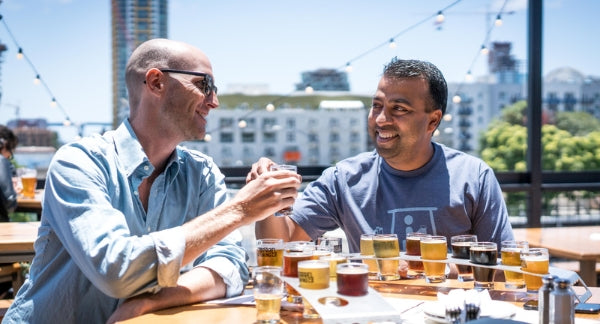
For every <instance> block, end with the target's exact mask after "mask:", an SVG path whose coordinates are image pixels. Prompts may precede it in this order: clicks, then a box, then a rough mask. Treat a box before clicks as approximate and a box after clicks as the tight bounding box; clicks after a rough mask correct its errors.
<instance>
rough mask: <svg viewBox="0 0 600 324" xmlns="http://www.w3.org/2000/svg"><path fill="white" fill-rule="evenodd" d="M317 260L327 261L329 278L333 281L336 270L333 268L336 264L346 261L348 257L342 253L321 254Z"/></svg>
mask: <svg viewBox="0 0 600 324" xmlns="http://www.w3.org/2000/svg"><path fill="white" fill-rule="evenodd" d="M319 260H322V261H326V262H329V279H330V280H332V281H335V278H336V272H335V269H336V267H337V265H338V264H340V263H346V262H348V258H347V257H346V256H345V255H343V254H335V253H332V254H331V255H323V256H320V257H319Z"/></svg>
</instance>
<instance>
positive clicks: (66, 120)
mask: <svg viewBox="0 0 600 324" xmlns="http://www.w3.org/2000/svg"><path fill="white" fill-rule="evenodd" d="M63 126H71V120H70V119H69V117H67V118H66V119H65V120H64V121H63Z"/></svg>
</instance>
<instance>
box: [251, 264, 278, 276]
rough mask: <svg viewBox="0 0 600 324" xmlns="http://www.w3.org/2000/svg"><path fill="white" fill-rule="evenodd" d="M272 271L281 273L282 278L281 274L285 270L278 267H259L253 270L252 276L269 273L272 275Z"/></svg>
mask: <svg viewBox="0 0 600 324" xmlns="http://www.w3.org/2000/svg"><path fill="white" fill-rule="evenodd" d="M271 271H277V272H279V275H280V276H281V273H282V272H283V268H282V267H278V266H259V267H254V268H253V269H252V276H255V275H256V274H257V273H259V272H269V273H270V272H271Z"/></svg>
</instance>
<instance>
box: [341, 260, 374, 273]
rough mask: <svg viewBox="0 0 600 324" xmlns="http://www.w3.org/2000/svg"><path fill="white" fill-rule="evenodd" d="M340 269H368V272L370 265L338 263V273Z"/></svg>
mask: <svg viewBox="0 0 600 324" xmlns="http://www.w3.org/2000/svg"><path fill="white" fill-rule="evenodd" d="M339 268H362V269H366V270H367V271H368V270H369V265H368V264H366V263H358V262H347V263H338V264H337V265H336V266H335V269H336V271H337V269H339Z"/></svg>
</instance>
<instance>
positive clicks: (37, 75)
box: [0, 15, 73, 126]
mask: <svg viewBox="0 0 600 324" xmlns="http://www.w3.org/2000/svg"><path fill="white" fill-rule="evenodd" d="M0 21H1V22H2V24H3V25H4V28H5V29H6V31H7V32H8V34H9V35H10V38H11V39H12V41H13V43H14V44H15V47H16V48H18V49H19V50H18V52H17V59H19V60H21V59H25V61H27V63H28V64H29V67H30V68H31V69H32V70H33V72H34V73H35V79H34V80H33V83H34V84H36V85H38V84H41V85H43V86H44V88H45V89H46V92H47V93H48V95H49V96H50V97H51V98H52V101H51V102H50V106H51V107H58V108H59V109H60V111H61V112H62V113H63V114H64V121H63V125H65V126H70V125H73V122H72V121H71V118H69V116H68V115H67V113H66V111H65V109H64V108H63V107H62V105H61V104H60V103H59V102H58V101H57V100H56V97H55V96H54V94H53V93H52V91H51V90H50V88H49V87H48V84H46V82H45V81H44V79H43V78H42V76H41V75H40V73H39V72H38V70H37V69H36V68H35V65H34V64H33V62H31V60H30V59H29V57H28V56H27V55H26V54H25V52H24V51H23V48H22V47H21V46H20V45H19V42H17V39H16V38H15V36H14V35H13V33H12V32H11V30H10V28H9V27H8V24H7V23H6V20H5V19H4V17H3V16H2V15H0Z"/></svg>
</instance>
